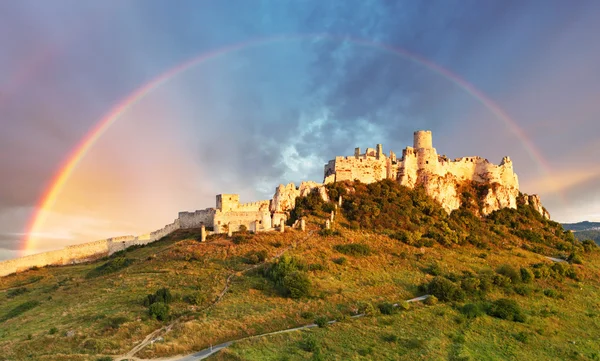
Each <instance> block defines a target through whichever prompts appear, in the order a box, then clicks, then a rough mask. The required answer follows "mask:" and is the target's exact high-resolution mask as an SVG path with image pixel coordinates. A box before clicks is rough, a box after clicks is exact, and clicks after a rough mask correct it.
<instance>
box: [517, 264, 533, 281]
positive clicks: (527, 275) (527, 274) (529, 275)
mask: <svg viewBox="0 0 600 361" xmlns="http://www.w3.org/2000/svg"><path fill="white" fill-rule="evenodd" d="M520 272H521V281H523V282H525V283H530V282H532V281H533V279H534V277H535V275H534V274H533V272H531V270H530V269H529V268H526V267H521V269H520Z"/></svg>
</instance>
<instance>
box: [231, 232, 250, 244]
mask: <svg viewBox="0 0 600 361" xmlns="http://www.w3.org/2000/svg"><path fill="white" fill-rule="evenodd" d="M249 241H250V240H249V239H248V237H246V236H243V235H241V234H236V235H235V236H233V238H231V242H233V244H246V243H248V242H249Z"/></svg>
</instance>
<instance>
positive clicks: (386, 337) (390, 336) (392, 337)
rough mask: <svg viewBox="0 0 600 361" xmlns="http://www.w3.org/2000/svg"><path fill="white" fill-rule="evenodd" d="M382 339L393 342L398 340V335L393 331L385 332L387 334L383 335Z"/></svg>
mask: <svg viewBox="0 0 600 361" xmlns="http://www.w3.org/2000/svg"><path fill="white" fill-rule="evenodd" d="M381 339H382V340H383V341H384V342H390V343H391V342H396V341H398V336H396V335H394V334H393V333H388V334H385V335H383V336H381Z"/></svg>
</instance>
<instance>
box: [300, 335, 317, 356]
mask: <svg viewBox="0 0 600 361" xmlns="http://www.w3.org/2000/svg"><path fill="white" fill-rule="evenodd" d="M318 347H319V345H318V343H317V339H316V338H315V336H314V335H313V334H308V335H307V336H305V337H304V338H303V339H302V341H300V348H301V349H303V350H304V351H306V352H313V351H314V350H316V349H317V348H318Z"/></svg>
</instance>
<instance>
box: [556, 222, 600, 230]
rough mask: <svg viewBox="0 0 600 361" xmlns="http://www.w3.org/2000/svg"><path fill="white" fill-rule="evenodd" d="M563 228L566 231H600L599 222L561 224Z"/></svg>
mask: <svg viewBox="0 0 600 361" xmlns="http://www.w3.org/2000/svg"><path fill="white" fill-rule="evenodd" d="M562 226H563V228H564V229H566V230H568V231H574V232H579V231H589V230H600V222H589V221H583V222H577V223H563V224H562Z"/></svg>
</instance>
